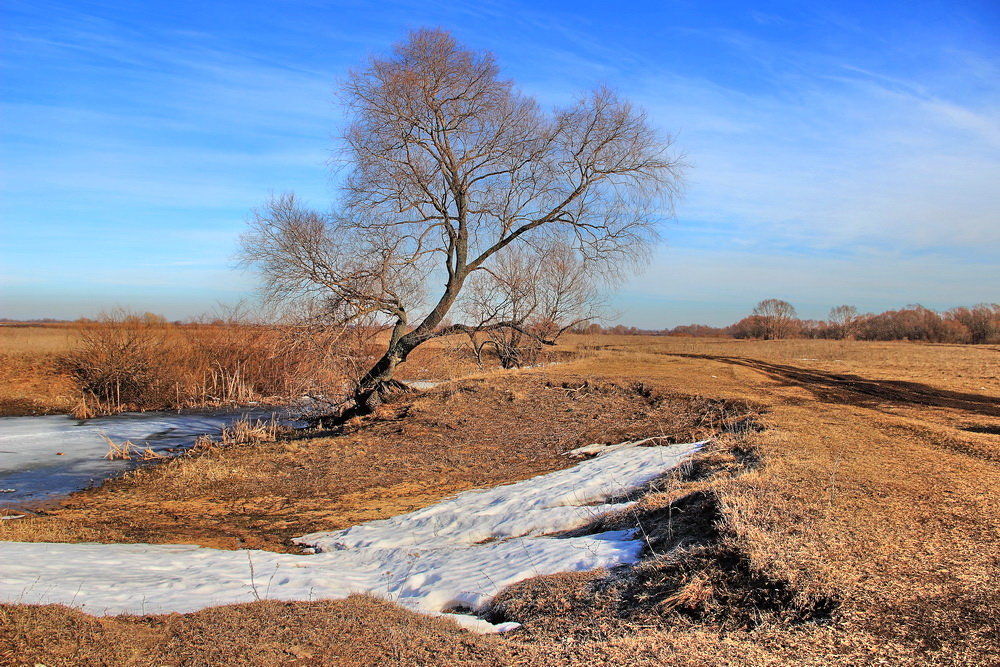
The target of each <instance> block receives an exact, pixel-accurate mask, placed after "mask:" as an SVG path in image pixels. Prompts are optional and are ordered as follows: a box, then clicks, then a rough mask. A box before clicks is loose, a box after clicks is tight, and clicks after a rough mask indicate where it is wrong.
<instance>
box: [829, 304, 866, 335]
mask: <svg viewBox="0 0 1000 667" xmlns="http://www.w3.org/2000/svg"><path fill="white" fill-rule="evenodd" d="M829 320H830V328H831V329H832V332H831V333H832V334H833V337H834V338H853V337H854V334H855V332H856V330H857V328H858V322H859V320H860V317H859V315H858V309H857V308H855V307H854V306H846V305H845V306H835V307H833V308H831V309H830V317H829Z"/></svg>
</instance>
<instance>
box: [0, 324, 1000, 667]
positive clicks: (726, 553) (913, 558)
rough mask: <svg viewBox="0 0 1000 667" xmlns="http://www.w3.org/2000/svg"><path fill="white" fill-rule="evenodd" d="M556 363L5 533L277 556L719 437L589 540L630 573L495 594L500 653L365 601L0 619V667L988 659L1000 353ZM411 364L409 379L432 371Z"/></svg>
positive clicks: (907, 348) (427, 395)
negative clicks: (602, 542) (573, 466)
mask: <svg viewBox="0 0 1000 667" xmlns="http://www.w3.org/2000/svg"><path fill="white" fill-rule="evenodd" d="M561 347H562V348H563V349H565V350H567V351H569V352H571V353H573V357H574V358H573V360H572V361H570V362H569V363H565V364H561V365H556V366H547V367H543V368H538V369H529V370H525V371H519V372H491V373H483V374H479V375H475V374H473V375H471V376H468V377H465V378H463V379H460V380H456V381H454V382H449V383H447V384H444V385H442V386H440V387H438V388H436V389H434V390H430V391H426V392H419V393H413V394H407V395H403V396H401V397H400V398H399V399H398V400H397V401H395V402H394V403H392V404H390V405H388V406H386V407H385V409H384V410H383V411H382V412H381V413H380V414H379V415H377V416H376V418H374V419H371V420H367V421H363V422H361V421H359V422H356V423H353V424H351V425H350V426H349V427H348V428H347V429H345V431H344V432H343V433H338V434H317V435H315V437H296V438H293V439H286V440H279V441H278V442H272V443H262V444H258V445H245V446H234V447H228V448H215V449H209V450H206V451H203V452H201V453H199V454H197V455H192V456H185V457H182V458H180V459H176V460H173V461H171V462H168V463H166V464H163V465H159V466H156V467H152V468H147V469H144V470H142V471H139V472H136V473H133V474H130V475H128V476H127V477H125V478H123V479H120V480H117V481H114V482H111V483H108V484H106V485H104V486H103V487H101V488H100V489H96V490H91V491H87V492H84V493H81V494H77V495H75V496H74V497H72V498H70V499H68V500H66V501H65V502H64V503H62V505H61V506H59V507H54V508H51V509H49V510H48V511H47V512H46V513H45V514H43V515H42V516H39V517H38V518H34V519H30V520H21V521H5V522H0V539H5V540H36V541H37V540H45V541H80V540H102V541H149V542H184V543H198V544H205V545H210V546H215V547H223V548H240V547H244V546H246V547H259V548H266V549H272V550H289V549H290V545H289V542H288V539H289V538H290V537H292V536H294V535H299V534H302V533H304V532H309V531H315V530H324V529H331V528H338V527H343V526H347V525H350V524H352V523H356V522H358V521H364V520H368V519H374V518H380V517H385V516H390V515H393V514H398V513H400V512H405V511H408V510H411V509H415V508H417V507H421V506H425V505H428V504H430V503H433V502H435V501H437V500H439V499H441V498H442V497H444V496H447V495H449V494H451V493H454V492H456V491H460V490H463V489H467V488H472V487H477V486H487V485H494V484H498V483H503V482H508V481H513V480H517V479H524V478H527V477H530V476H533V475H536V474H538V473H541V472H545V471H548V470H552V469H555V468H557V467H561V466H565V465H567V463H568V462H567V461H566V460H565V459H564V457H561V456H559V454H560V453H561V452H562V451H565V450H567V449H570V448H572V447H574V446H576V445H578V444H586V443H589V442H615V441H620V440H623V439H626V438H629V437H634V436H639V435H668V436H671V437H672V438H674V439H677V440H685V439H689V438H694V437H702V436H706V435H714V436H715V440H714V442H713V444H712V445H711V446H710V447H708V448H707V449H706V451H705V452H704V453H703V454H701V455H700V456H699V457H698V459H697V460H696V461H695V462H694V463H693V464H692V465H690V466H685V467H684V468H683V469H682V470H679V471H676V472H675V473H674V474H672V475H671V476H669V477H667V478H665V479H663V480H660V481H659V482H658V483H657V484H655V485H654V486H653V487H652V488H651V489H650V491H649V493H648V494H647V495H646V496H645V497H644V498H643V500H642V501H641V503H640V505H639V508H638V510H637V511H636V512H635V513H629V515H628V516H619V517H610V518H608V519H606V520H605V522H604V527H605V528H607V527H608V526H617V525H621V526H623V527H624V526H628V525H632V526H634V525H635V524H636V522H638V523H639V524H640V525H641V526H642V528H643V530H644V531H645V532H646V534H647V536H648V538H649V540H648V544H649V549H648V553H647V557H646V558H645V560H644V561H643V562H642V563H641V564H640V565H638V566H636V567H634V568H628V569H626V570H625V571H618V572H611V573H608V572H595V573H586V574H573V575H556V576H551V577H544V578H539V579H535V580H530V581H527V582H524V583H522V584H519V585H517V586H514V587H512V588H511V589H508V590H507V591H505V592H504V593H502V594H501V595H500V596H499V597H498V598H497V599H496V600H495V602H494V607H493V610H492V616H493V618H494V620H500V619H506V620H516V621H520V622H522V623H524V627H523V628H522V629H521V630H518V631H515V632H512V633H508V634H506V635H501V636H478V635H472V634H469V633H467V632H464V631H461V630H459V629H458V628H457V627H456V626H454V625H453V624H451V623H449V622H448V621H445V620H441V619H432V618H426V617H423V616H419V615H416V614H413V613H409V612H406V611H403V610H401V609H399V608H397V607H395V606H393V605H392V604H390V603H387V602H383V601H378V600H374V599H371V598H367V597H363V596H356V597H352V598H349V599H347V600H341V601H331V602H313V603H284V602H277V601H262V602H256V603H253V604H247V605H233V606H227V607H219V608H214V609H207V610H203V611H201V612H197V613H194V614H184V615H179V614H173V615H168V616H155V617H116V618H93V617H89V616H86V615H84V614H82V613H79V612H76V611H73V610H70V609H67V608H64V607H57V606H47V607H29V606H16V605H13V606H12V605H8V606H0V663H4V662H9V663H12V664H27V665H33V664H35V663H43V664H46V665H75V664H107V665H129V664H136V665H146V664H157V665H161V664H162V665H182V664H184V665H188V664H189V665H197V664H247V665H278V664H302V665H305V664H371V663H375V662H388V663H391V664H497V665H506V664H624V663H627V664H639V665H642V664H663V663H667V664H680V665H705V664H732V665H747V664H760V665H765V664H768V665H773V664H814V665H828V664H956V665H978V664H982V665H987V664H996V663H997V662H998V661H1000V632H998V626H997V621H996V618H995V617H996V614H995V609H996V608H997V607H998V602H1000V599H998V594H997V588H996V581H997V573H998V571H1000V494H998V489H1000V349H998V348H996V347H995V346H993V347H991V346H947V345H920V344H908V343H858V342H852V341H843V342H840V341H768V342H763V341H759V342H755V341H745V342H744V341H731V340H698V339H664V338H652V337H613V336H596V337H582V336H580V337H572V338H570V339H567V340H566V342H565V344H564V345H562V346H561ZM433 364H434V361H433V357H429V358H428V360H427V361H426V362H425V364H424V372H426V373H428V374H430V373H432V369H433V373H437V374H438V375H439V376H440V375H444V374H446V373H447V372H449V371H446V370H444V369H434V367H433ZM465 370H472V369H469V368H466V369H462V371H463V372H464V371H465ZM411 372H412V373H413V375H420V374H422V372H421V371H420V370H418V371H417V372H413V371H412V369H411ZM450 372H451V373H456V372H458V370H456V368H452V369H451V371H450ZM413 375H411V377H412V376H413Z"/></svg>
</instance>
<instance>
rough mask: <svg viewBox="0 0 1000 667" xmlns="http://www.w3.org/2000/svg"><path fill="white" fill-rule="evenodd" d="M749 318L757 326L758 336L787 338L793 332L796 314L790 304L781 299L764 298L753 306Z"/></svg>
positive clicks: (767, 338)
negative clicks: (752, 319)
mask: <svg viewBox="0 0 1000 667" xmlns="http://www.w3.org/2000/svg"><path fill="white" fill-rule="evenodd" d="M750 317H751V318H754V321H755V323H756V325H757V327H759V329H758V331H759V335H758V336H757V337H758V338H763V339H764V340H774V339H778V338H787V337H789V336H790V335H792V334H793V333H794V332H795V329H796V323H797V320H796V314H795V308H794V307H793V306H792V304H790V303H788V302H787V301H782V300H781V299H765V300H763V301H761V302H759V303H758V304H757V305H756V306H754V309H753V312H752V313H751V314H750Z"/></svg>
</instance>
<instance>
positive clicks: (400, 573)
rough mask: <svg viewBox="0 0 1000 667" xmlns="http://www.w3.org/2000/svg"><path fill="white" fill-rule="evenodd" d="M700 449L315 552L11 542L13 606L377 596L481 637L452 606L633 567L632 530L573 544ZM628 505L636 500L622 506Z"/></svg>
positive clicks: (389, 523)
mask: <svg viewBox="0 0 1000 667" xmlns="http://www.w3.org/2000/svg"><path fill="white" fill-rule="evenodd" d="M700 444H701V443H693V444H685V445H673V446H669V447H637V446H634V444H632V443H630V445H631V446H627V447H622V448H619V449H614V450H612V451H607V452H605V453H602V454H600V455H598V456H597V457H596V458H593V459H590V460H587V461H584V462H582V463H580V464H578V465H576V466H573V467H572V468H568V469H565V470H559V471H556V472H553V473H549V474H546V475H540V476H538V477H534V478H532V479H528V480H525V481H523V482H517V483H515V484H507V485H504V486H499V487H496V488H493V489H486V490H475V491H466V492H463V493H460V494H458V495H456V496H454V497H452V498H449V499H447V500H444V501H442V502H440V503H438V504H436V505H432V506H430V507H427V508H424V509H421V510H417V511H416V512H411V513H409V514H405V515H401V516H397V517H393V518H390V519H384V520H380V521H371V522H368V523H365V524H361V525H358V526H354V527H351V528H347V529H345V530H339V531H333V532H318V533H312V534H310V535H305V536H303V537H300V538H297V539H296V540H295V541H296V542H298V543H299V544H302V545H308V546H309V547H310V548H312V549H314V550H316V551H317V552H318V553H316V554H315V555H291V554H278V553H273V552H267V551H256V550H253V551H250V550H244V551H222V550H217V549H207V548H203V547H197V546H189V545H150V544H39V543H19V542H0V600H3V601H6V602H14V603H26V604H48V603H60V604H65V605H69V606H73V607H77V608H79V609H82V610H84V611H86V612H88V613H91V614H95V615H108V614H120V613H131V614H158V613H167V612H181V613H183V612H190V611H195V610H198V609H203V608H205V607H210V606H215V605H222V604H232V603H238V602H249V601H253V600H259V599H276V600H317V599H335V598H343V597H346V596H347V595H350V594H352V593H369V594H373V595H377V596H379V597H382V598H385V599H388V600H392V601H395V602H397V603H399V604H401V605H403V606H404V607H407V608H409V609H413V610H415V611H422V612H425V613H431V614H436V615H447V616H448V617H449V618H453V619H455V620H456V621H458V622H459V623H461V624H462V625H463V626H465V627H468V628H469V629H473V630H477V631H480V632H485V631H492V632H499V631H505V630H509V629H512V628H513V627H516V625H517V624H511V623H505V624H500V625H492V624H490V623H488V622H487V621H485V620H483V619H481V618H478V617H476V616H473V615H466V614H449V613H447V612H448V611H449V610H452V609H457V608H461V609H471V610H474V611H477V610H480V609H482V608H483V607H484V606H485V605H486V604H487V603H488V602H489V601H490V599H492V597H493V596H495V595H496V594H497V593H499V592H500V591H501V590H502V589H503V588H505V587H507V586H510V585H512V584H514V583H517V582H518V581H522V580H524V579H528V578H531V577H535V576H539V575H546V574H554V573H557V572H566V571H582V570H592V569H596V568H607V567H614V566H616V565H622V564H629V563H634V562H635V561H636V560H637V559H638V558H639V556H640V554H641V552H642V548H643V543H642V541H641V540H639V539H636V536H635V535H634V534H633V532H632V531H608V532H604V533H599V534H596V535H587V536H578V537H571V538H564V537H553V536H551V534H552V533H556V532H561V531H566V530H570V529H573V528H579V527H581V526H584V525H586V524H587V523H589V522H591V521H592V520H593V519H595V518H596V517H597V516H600V515H601V514H604V513H607V512H610V511H613V510H618V509H622V508H625V507H628V506H629V505H630V504H632V502H631V501H629V500H627V498H628V495H629V494H630V493H631V492H633V491H636V490H637V489H638V488H640V487H641V486H642V485H644V484H646V483H647V482H649V481H651V480H652V479H654V478H655V477H657V476H659V475H661V474H663V473H664V472H666V471H667V470H669V469H670V468H673V467H675V466H676V465H677V464H679V463H680V462H681V461H683V460H684V459H685V458H686V457H687V456H688V455H690V454H691V453H692V452H693V451H694V450H696V449H697V448H698V447H699V446H700ZM613 498H618V499H622V498H625V499H626V500H625V501H623V502H608V500H609V499H613Z"/></svg>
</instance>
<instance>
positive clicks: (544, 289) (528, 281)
mask: <svg viewBox="0 0 1000 667" xmlns="http://www.w3.org/2000/svg"><path fill="white" fill-rule="evenodd" d="M601 305H602V304H601V298H600V291H599V290H598V289H597V286H596V285H595V284H594V282H593V280H592V277H591V276H590V275H588V271H587V266H586V264H585V263H584V262H583V261H582V260H581V259H580V258H579V257H578V256H577V254H576V253H575V252H574V251H573V249H572V248H570V247H568V246H566V245H564V244H557V245H552V246H544V247H541V248H521V247H514V248H508V249H506V250H505V251H503V252H501V253H498V256H497V258H496V261H495V262H494V266H493V267H492V268H491V269H490V270H489V271H480V272H478V273H476V274H474V275H473V276H472V277H471V278H470V279H469V284H468V286H467V288H466V290H465V292H464V293H463V296H462V303H461V310H462V311H463V313H464V314H465V317H466V319H467V320H468V321H469V322H472V323H475V326H472V327H470V328H469V329H468V336H469V340H470V342H471V345H472V349H473V352H474V354H475V356H476V360H477V362H478V363H479V364H480V365H482V363H483V354H484V352H486V351H487V350H491V351H492V352H493V353H494V354H496V356H497V359H498V360H499V361H500V365H501V366H503V367H504V368H515V367H519V366H523V365H524V364H531V363H535V362H536V361H537V357H538V354H539V352H540V351H541V349H542V347H543V345H549V344H554V343H555V341H556V340H557V339H558V338H559V337H560V336H561V335H562V334H563V333H564V332H565V331H567V330H569V329H571V328H573V327H576V326H578V325H581V324H583V323H585V322H587V321H589V320H592V319H594V318H596V317H598V316H599V314H600V308H601ZM497 322H511V323H516V326H505V327H501V328H494V327H493V326H492V325H494V324H495V323H497Z"/></svg>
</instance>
